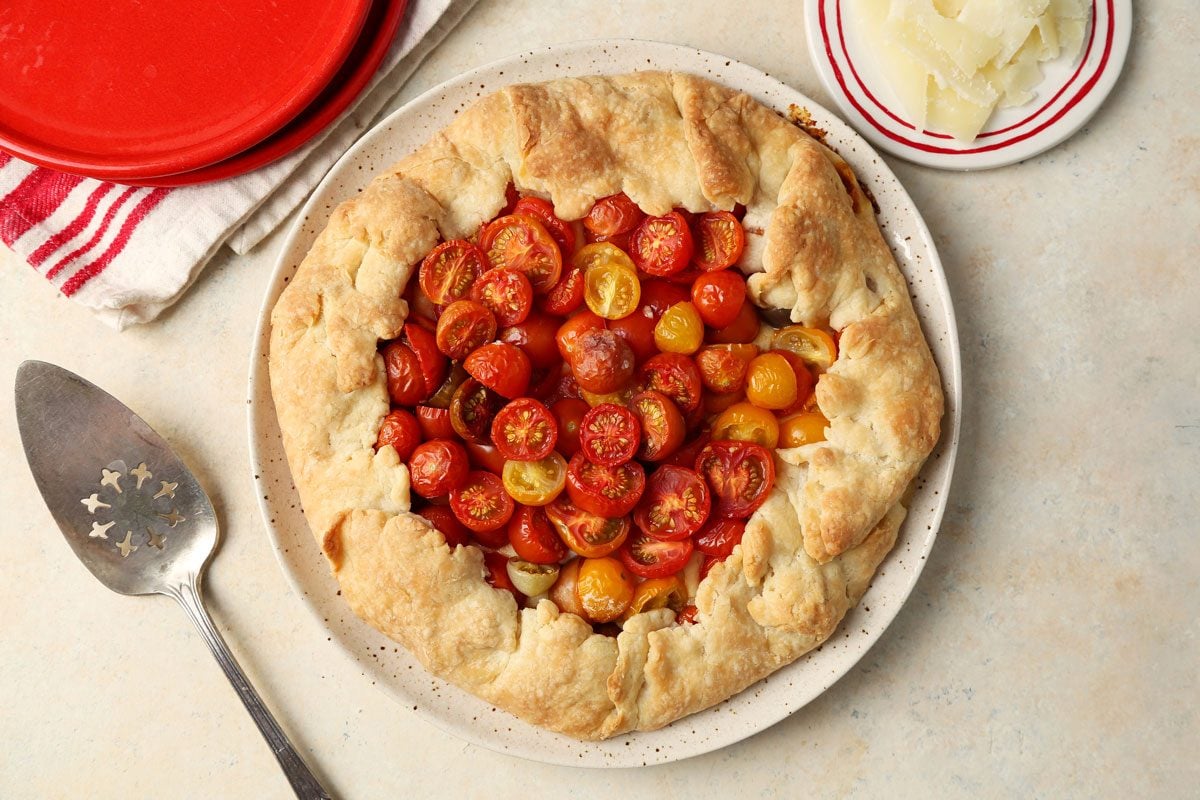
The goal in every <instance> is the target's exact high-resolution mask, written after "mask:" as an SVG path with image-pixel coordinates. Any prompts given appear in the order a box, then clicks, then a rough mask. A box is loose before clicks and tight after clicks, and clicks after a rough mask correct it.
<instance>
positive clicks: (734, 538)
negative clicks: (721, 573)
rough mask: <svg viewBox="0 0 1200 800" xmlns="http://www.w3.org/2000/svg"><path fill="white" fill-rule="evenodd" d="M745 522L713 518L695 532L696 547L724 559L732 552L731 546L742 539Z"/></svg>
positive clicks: (711, 555) (707, 553) (735, 545)
mask: <svg viewBox="0 0 1200 800" xmlns="http://www.w3.org/2000/svg"><path fill="white" fill-rule="evenodd" d="M745 532H746V522H745V521H744V520H740V519H715V520H710V521H709V523H708V524H707V525H705V526H704V530H702V531H700V532H699V533H698V534H696V539H695V541H696V549H697V550H699V551H700V552H701V553H704V555H706V556H710V557H712V558H716V559H720V560H724V559H726V558H729V556H730V555H731V554H732V553H733V548H735V547H737V545H738V542H740V541H742V535H743V534H745Z"/></svg>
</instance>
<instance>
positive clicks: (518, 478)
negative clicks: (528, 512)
mask: <svg viewBox="0 0 1200 800" xmlns="http://www.w3.org/2000/svg"><path fill="white" fill-rule="evenodd" d="M502 477H503V479H504V490H505V491H506V492H508V496H509V497H511V498H512V499H513V500H516V501H517V502H518V503H524V504H525V505H527V506H544V505H546V504H547V503H549V502H550V501H551V500H553V499H554V498H556V497H558V495H559V493H561V492H562V490H563V487H564V486H566V485H567V462H566V460H565V459H564V458H563V457H562V456H560V455H559V454H558V453H551V454H550V455H548V456H546V457H545V458H543V459H540V460H538V461H505V462H504V475H503V476H502Z"/></svg>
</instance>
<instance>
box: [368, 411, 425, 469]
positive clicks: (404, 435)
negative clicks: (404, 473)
mask: <svg viewBox="0 0 1200 800" xmlns="http://www.w3.org/2000/svg"><path fill="white" fill-rule="evenodd" d="M420 443H421V426H420V425H418V424H417V418H416V417H414V416H413V415H412V414H410V413H408V412H407V411H405V410H404V409H402V408H395V409H392V410H391V411H390V412H388V414H387V416H385V417H384V418H383V424H382V425H380V426H379V436H378V437H377V438H376V439H375V449H376V450H378V449H379V448H381V447H383V446H384V445H389V444H390V445H391V446H392V447H394V448H395V449H396V455H398V456H400V460H401V461H407V460H408V457H409V456H411V455H412V452H413V450H415V449H416V447H417V445H419V444H420Z"/></svg>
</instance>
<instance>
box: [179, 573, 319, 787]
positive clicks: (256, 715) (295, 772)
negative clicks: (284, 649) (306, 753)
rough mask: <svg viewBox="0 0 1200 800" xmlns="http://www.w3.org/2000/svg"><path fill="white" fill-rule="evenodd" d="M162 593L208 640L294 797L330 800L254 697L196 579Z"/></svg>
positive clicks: (261, 702)
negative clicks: (293, 792)
mask: <svg viewBox="0 0 1200 800" xmlns="http://www.w3.org/2000/svg"><path fill="white" fill-rule="evenodd" d="M165 594H167V595H168V596H169V597H173V598H174V599H175V600H177V601H179V604H180V605H181V606H183V610H184V611H185V612H187V615H188V617H189V618H190V619H191V620H192V622H193V623H195V625H196V629H197V630H198V631H200V635H201V637H203V638H204V641H205V642H207V643H208V648H209V649H210V650H212V654H213V656H214V657H215V658H216V659H217V663H218V664H220V665H221V669H223V670H225V677H227V678H229V682H230V683H231V684H233V688H234V691H236V692H237V694H238V697H240V698H241V699H242V703H243V704H244V705H245V706H246V710H247V711H249V712H250V717H251V718H252V719H253V720H254V724H256V725H257V726H258V730H259V731H260V732H261V733H262V735H263V738H265V739H266V740H267V744H269V745H270V746H271V752H272V753H274V754H275V758H276V759H278V761H279V766H281V767H283V772H284V774H285V775H287V779H288V782H289V783H291V784H292V790H293V791H295V792H296V796H297V797H299V798H301V800H332V797H331V795H330V794H329V793H328V792H327V791H325V788H324V787H323V786H321V783H320V781H318V780H317V779H316V777H315V776H314V775H313V774H312V771H311V770H310V769H309V768H308V765H307V764H305V763H304V759H303V758H301V757H300V754H299V753H297V752H296V748H295V747H293V746H292V743H291V742H290V741H289V740H288V738H287V735H286V734H285V733H284V732H283V730H282V729H281V728H280V727H279V723H277V722H276V721H275V717H274V716H272V714H271V712H270V711H269V710H268V709H267V707H266V705H265V704H264V703H263V701H262V698H261V697H259V696H258V692H256V691H254V687H253V686H251V685H250V681H248V680H247V679H246V676H245V674H244V673H243V672H242V668H241V667H239V666H238V663H237V661H236V660H235V659H234V657H233V654H232V653H230V652H229V646H228V645H226V644H225V640H224V639H222V638H221V633H220V632H219V631H218V630H217V628H216V626H215V625H213V621H212V617H210V616H209V615H208V611H207V610H206V609H205V608H204V601H203V599H202V598H201V595H200V586H199V579H198V578H197V577H196V576H192V577H191V579H190V580H189V581H187V582H185V583H182V584H180V585H178V586H176V587H174V588H173V589H172V590H171V591H167V592H165Z"/></svg>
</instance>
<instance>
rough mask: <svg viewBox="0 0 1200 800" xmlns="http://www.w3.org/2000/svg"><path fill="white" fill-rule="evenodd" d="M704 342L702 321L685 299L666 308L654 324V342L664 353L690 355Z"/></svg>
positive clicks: (693, 307) (694, 308) (698, 313)
mask: <svg viewBox="0 0 1200 800" xmlns="http://www.w3.org/2000/svg"><path fill="white" fill-rule="evenodd" d="M703 342H704V321H703V320H702V319H700V312H698V311H697V310H696V307H695V306H694V305H692V304H691V303H689V302H687V301H686V300H685V301H683V302H681V303H676V304H675V305H673V306H671V307H670V308H668V309H667V310H666V311H664V312H663V315H662V317H660V318H659V320H658V324H657V325H655V326H654V344H655V345H656V346H657V347H658V349H659V350H661V351H663V352H664V353H682V354H683V355H685V356H688V355H691V354H692V353H694V352H696V351H697V350H699V349H700V345H701V344H702V343H703Z"/></svg>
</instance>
